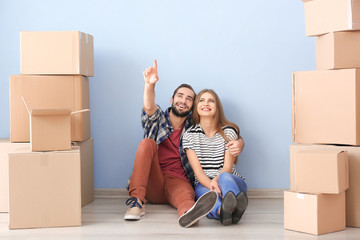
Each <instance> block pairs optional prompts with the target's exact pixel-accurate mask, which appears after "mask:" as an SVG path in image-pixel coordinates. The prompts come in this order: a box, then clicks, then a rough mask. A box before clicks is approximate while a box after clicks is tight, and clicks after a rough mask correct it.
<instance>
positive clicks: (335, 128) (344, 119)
mask: <svg viewBox="0 0 360 240" xmlns="http://www.w3.org/2000/svg"><path fill="white" fill-rule="evenodd" d="M359 73H360V72H359V69H341V70H318V71H305V72H294V73H293V74H292V140H293V142H295V143H308V144H312V143H321V144H346V145H360V115H359V112H360V111H359V108H360V98H359V97H360V82H359V81H360V78H359Z"/></svg>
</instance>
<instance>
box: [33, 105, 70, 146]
mask: <svg viewBox="0 0 360 240" xmlns="http://www.w3.org/2000/svg"><path fill="white" fill-rule="evenodd" d="M29 114H30V146H31V151H52V150H71V124H70V123H71V118H70V116H71V115H70V114H71V110H70V109H33V110H31V112H29Z"/></svg>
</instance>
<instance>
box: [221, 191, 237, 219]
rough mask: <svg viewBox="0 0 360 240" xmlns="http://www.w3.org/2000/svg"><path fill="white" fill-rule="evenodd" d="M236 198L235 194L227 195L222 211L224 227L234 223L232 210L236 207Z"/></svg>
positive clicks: (229, 193)
mask: <svg viewBox="0 0 360 240" xmlns="http://www.w3.org/2000/svg"><path fill="white" fill-rule="evenodd" d="M236 202H237V201H236V197H235V194H234V193H233V192H228V193H226V195H225V197H224V199H223V202H222V204H221V210H220V221H221V223H222V224H223V225H224V226H228V225H230V224H231V223H232V210H233V209H234V208H235V207H236Z"/></svg>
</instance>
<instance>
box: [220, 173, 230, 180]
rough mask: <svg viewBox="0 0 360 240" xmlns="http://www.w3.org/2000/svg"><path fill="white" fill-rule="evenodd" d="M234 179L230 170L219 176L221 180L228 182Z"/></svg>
mask: <svg viewBox="0 0 360 240" xmlns="http://www.w3.org/2000/svg"><path fill="white" fill-rule="evenodd" d="M231 179H232V174H231V173H228V172H222V173H221V174H220V176H219V182H224V181H225V182H226V181H229V180H231Z"/></svg>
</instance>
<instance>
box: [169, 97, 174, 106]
mask: <svg viewBox="0 0 360 240" xmlns="http://www.w3.org/2000/svg"><path fill="white" fill-rule="evenodd" d="M173 102H174V98H173V97H171V98H170V104H171V105H172V104H173Z"/></svg>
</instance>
